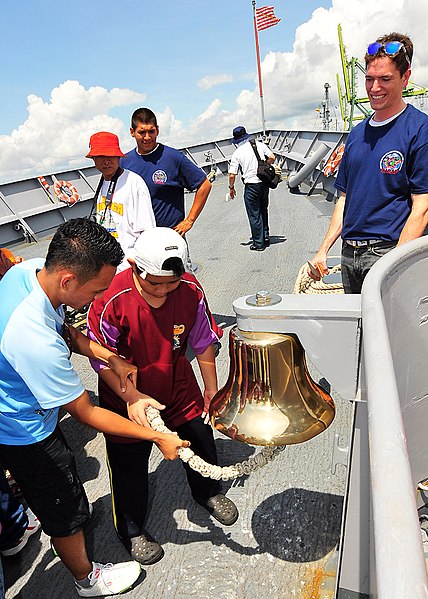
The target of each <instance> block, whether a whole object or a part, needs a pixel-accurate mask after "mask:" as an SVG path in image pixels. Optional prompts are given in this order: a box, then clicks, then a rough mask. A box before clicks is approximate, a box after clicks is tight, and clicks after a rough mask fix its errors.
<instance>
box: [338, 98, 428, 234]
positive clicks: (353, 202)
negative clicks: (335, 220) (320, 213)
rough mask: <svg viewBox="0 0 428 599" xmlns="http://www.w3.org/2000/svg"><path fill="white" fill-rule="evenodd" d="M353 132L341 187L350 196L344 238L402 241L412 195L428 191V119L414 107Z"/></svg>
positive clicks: (347, 149) (344, 222)
mask: <svg viewBox="0 0 428 599" xmlns="http://www.w3.org/2000/svg"><path fill="white" fill-rule="evenodd" d="M369 121H370V119H366V120H365V121H364V122H363V123H361V124H359V125H357V126H356V127H355V129H353V130H352V131H351V132H350V134H349V136H348V139H347V140H346V144H345V152H344V154H343V158H342V161H341V163H340V168H339V173H338V176H337V180H336V183H335V186H336V188H337V189H339V190H340V191H343V192H344V193H346V202H345V209H344V213H343V228H342V238H343V239H358V240H362V239H382V240H385V241H398V238H399V237H400V233H401V230H402V229H403V227H404V225H405V223H406V220H407V219H408V217H409V214H410V211H411V206H412V201H411V194H412V193H413V194H423V193H428V158H427V156H428V154H427V152H428V116H427V115H426V114H424V113H423V112H421V111H420V110H417V109H416V108H415V107H414V106H412V105H410V104H409V105H408V106H407V108H406V109H405V110H404V111H403V112H402V113H401V114H400V115H399V116H398V117H397V118H396V119H394V120H393V121H391V122H389V123H387V124H386V125H382V126H381V127H373V126H372V125H370V122H369Z"/></svg>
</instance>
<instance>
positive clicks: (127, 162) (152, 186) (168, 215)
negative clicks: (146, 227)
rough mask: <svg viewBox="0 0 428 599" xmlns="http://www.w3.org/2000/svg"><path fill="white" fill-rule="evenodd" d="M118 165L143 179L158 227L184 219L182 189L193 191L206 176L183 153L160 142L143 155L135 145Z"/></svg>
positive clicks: (168, 225) (171, 224)
mask: <svg viewBox="0 0 428 599" xmlns="http://www.w3.org/2000/svg"><path fill="white" fill-rule="evenodd" d="M120 165H121V166H122V167H123V168H127V169H129V170H130V171H134V173H137V174H138V175H141V177H142V178H143V179H144V181H145V182H146V185H147V187H148V188H149V191H150V197H151V199H152V205H153V212H154V214H155V219H156V226H158V227H170V228H173V227H175V226H176V225H177V224H178V223H179V222H181V221H182V220H183V219H184V189H188V190H189V191H194V190H195V189H197V188H198V187H199V186H200V185H201V184H202V183H203V181H204V180H205V178H206V175H205V173H204V171H203V170H202V169H200V168H199V167H197V166H196V165H195V164H194V163H193V162H191V161H190V160H189V159H188V158H186V156H184V154H182V153H181V152H179V151H178V150H175V149H174V148H170V147H169V146H164V145H163V144H159V146H158V147H157V148H156V150H154V151H153V152H151V153H150V154H144V155H141V154H139V153H138V152H137V149H136V148H134V149H133V150H131V151H130V152H128V153H127V154H126V156H125V158H122V159H121V161H120Z"/></svg>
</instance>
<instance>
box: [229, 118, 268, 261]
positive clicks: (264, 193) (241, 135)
mask: <svg viewBox="0 0 428 599" xmlns="http://www.w3.org/2000/svg"><path fill="white" fill-rule="evenodd" d="M249 139H250V136H249V135H248V133H247V131H246V130H245V127H242V126H241V125H240V126H238V127H235V129H234V130H233V138H232V142H233V143H234V144H236V145H237V146H238V147H237V149H236V150H235V151H234V153H233V155H232V158H231V160H230V166H229V192H230V197H231V199H233V198H234V197H235V195H236V191H235V178H236V175H237V174H238V170H239V168H241V171H242V178H243V181H244V185H245V189H244V203H245V209H246V211H247V216H248V221H249V223H250V229H251V236H252V240H253V242H252V244H251V245H250V250H254V251H257V252H262V251H263V250H264V249H265V248H266V247H267V246H268V245H270V239H269V220H268V205H269V187H268V185H267V184H266V183H263V182H262V181H261V180H260V179H259V178H258V176H257V166H258V160H257V156H256V154H255V152H254V150H253V148H252V146H251V143H250V141H249ZM255 143H256V147H257V151H258V153H259V156H260V159H261V160H263V159H266V160H267V161H268V162H269V163H270V164H272V163H273V162H274V161H275V155H274V154H273V153H272V152H271V150H270V149H269V148H268V147H267V145H266V144H264V143H262V142H260V141H256V142H255Z"/></svg>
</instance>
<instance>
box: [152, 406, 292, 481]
mask: <svg viewBox="0 0 428 599" xmlns="http://www.w3.org/2000/svg"><path fill="white" fill-rule="evenodd" d="M146 416H147V420H148V422H149V424H150V426H151V427H152V428H153V429H154V430H155V431H157V432H158V433H166V434H173V435H176V434H177V433H173V432H172V431H170V430H169V429H168V428H167V426H166V425H165V423H164V421H163V420H162V418H161V415H160V413H159V410H157V409H156V408H153V407H152V406H148V407H147V408H146ZM285 447H286V446H285V445H280V446H268V447H263V449H262V450H261V452H260V453H258V454H256V455H255V456H252V457H251V458H248V460H244V461H243V462H239V463H238V464H233V465H231V466H215V465H214V464H208V463H207V462H205V460H203V459H202V458H200V457H199V456H197V455H195V453H194V451H192V450H191V449H190V447H180V449H179V450H178V455H179V457H180V458H181V459H182V460H183V462H186V463H187V464H189V466H190V467H191V468H192V469H193V470H195V471H196V472H198V473H199V474H201V475H202V476H205V477H206V478H212V479H214V480H220V479H221V480H232V479H234V478H238V477H239V476H244V475H248V474H251V473H252V472H255V471H256V470H258V469H259V468H263V466H266V464H268V463H269V462H271V461H272V460H273V459H275V458H276V456H277V455H279V454H280V453H281V452H282V451H283V450H284V449H285Z"/></svg>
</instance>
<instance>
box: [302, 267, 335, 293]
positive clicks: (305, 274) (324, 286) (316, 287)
mask: <svg viewBox="0 0 428 599" xmlns="http://www.w3.org/2000/svg"><path fill="white" fill-rule="evenodd" d="M340 270H341V269H340V264H336V266H333V267H332V268H330V269H329V274H335V273H338V272H340ZM293 292H294V293H321V294H323V293H344V291H343V285H342V283H325V282H324V281H323V280H322V279H321V280H320V281H316V280H315V279H313V278H312V277H311V276H310V274H309V269H308V265H307V264H304V265H303V266H302V267H301V269H300V270H299V273H298V275H297V279H296V283H295V285H294V291H293Z"/></svg>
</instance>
